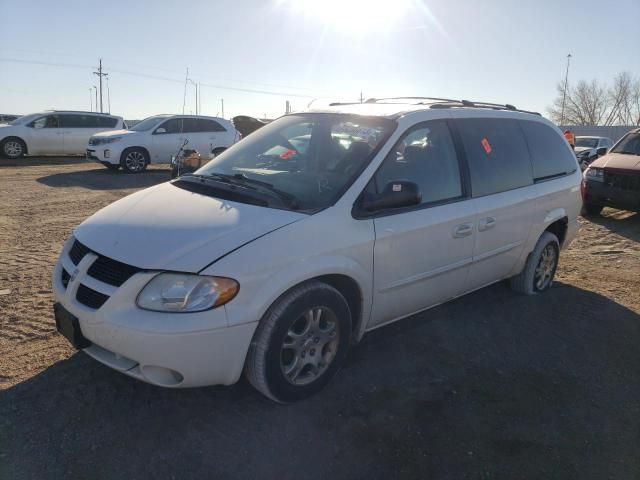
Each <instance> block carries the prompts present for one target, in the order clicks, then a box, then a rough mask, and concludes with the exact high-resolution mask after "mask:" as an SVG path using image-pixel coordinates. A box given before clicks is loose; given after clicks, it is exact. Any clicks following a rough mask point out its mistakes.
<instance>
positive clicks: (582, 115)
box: [547, 72, 640, 126]
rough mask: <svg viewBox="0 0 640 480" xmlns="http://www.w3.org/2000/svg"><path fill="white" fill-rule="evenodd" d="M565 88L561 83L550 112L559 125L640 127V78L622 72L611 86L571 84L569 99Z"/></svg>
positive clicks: (595, 83)
mask: <svg viewBox="0 0 640 480" xmlns="http://www.w3.org/2000/svg"><path fill="white" fill-rule="evenodd" d="M564 89H565V84H564V82H559V83H558V85H557V87H556V98H555V99H554V100H553V103H552V105H551V106H550V107H549V108H548V109H547V113H548V114H549V117H550V118H551V120H552V121H553V122H554V123H556V124H558V125H604V126H611V125H640V78H639V77H635V76H633V75H632V74H631V73H629V72H621V73H618V74H617V75H616V76H615V77H614V78H613V81H612V82H611V83H604V82H599V81H598V80H595V79H594V80H591V81H586V80H580V81H579V82H578V83H577V84H575V85H567V92H566V97H565V95H564ZM563 97H564V114H563V108H562V105H563Z"/></svg>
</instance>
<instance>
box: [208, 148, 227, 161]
mask: <svg viewBox="0 0 640 480" xmlns="http://www.w3.org/2000/svg"><path fill="white" fill-rule="evenodd" d="M225 150H226V148H225V147H217V148H214V149H213V150H211V153H212V154H213V158H216V157H217V156H218V155H220V154H221V153H222V152H224V151H225Z"/></svg>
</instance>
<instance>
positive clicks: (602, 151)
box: [596, 147, 607, 157]
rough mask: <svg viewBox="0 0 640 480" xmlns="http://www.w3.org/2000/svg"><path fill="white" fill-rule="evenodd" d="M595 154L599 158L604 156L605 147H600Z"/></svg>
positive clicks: (605, 152)
mask: <svg viewBox="0 0 640 480" xmlns="http://www.w3.org/2000/svg"><path fill="white" fill-rule="evenodd" d="M596 153H597V154H598V156H599V157H601V156H603V155H606V154H607V147H600V148H599V149H597V150H596Z"/></svg>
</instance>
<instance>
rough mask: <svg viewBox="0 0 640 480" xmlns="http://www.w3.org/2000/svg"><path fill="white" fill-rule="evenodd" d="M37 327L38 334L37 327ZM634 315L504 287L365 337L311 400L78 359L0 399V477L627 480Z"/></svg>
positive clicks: (632, 430) (632, 450)
mask: <svg viewBox="0 0 640 480" xmlns="http://www.w3.org/2000/svg"><path fill="white" fill-rule="evenodd" d="M51 321H52V320H51ZM638 344H640V315H638V314H637V313H635V312H633V311H631V310H629V309H627V308H625V307H623V306H621V305H619V304H617V303H615V302H613V301H611V300H610V299H608V298H606V297H604V296H601V295H599V294H596V293H593V292H589V291H586V290H582V289H580V288H577V287H574V286H572V285H569V284H562V283H558V284H556V285H555V286H554V288H552V289H551V290H550V291H548V292H546V293H545V294H544V295H538V296H532V297H527V296H520V295H516V294H514V293H512V292H511V291H510V290H509V289H508V288H507V287H506V286H505V285H504V284H496V285H493V286H491V287H488V288H485V289H482V290H480V291H478V292H475V293H473V294H470V295H467V296H466V297H463V298H460V299H458V300H456V301H454V302H452V303H449V304H445V305H442V306H440V307H437V308H434V309H432V310H429V311H427V312H423V313H421V314H418V315H414V316H413V317H410V318H407V319H405V320H402V321H400V322H397V323H395V324H393V325H390V326H388V327H384V328H381V329H379V330H375V331H373V332H370V333H369V334H367V335H366V336H365V338H364V339H363V341H362V342H361V344H360V345H359V346H358V347H356V348H354V350H353V351H352V352H351V354H350V356H349V359H348V361H347V364H346V365H345V367H344V368H343V369H342V371H341V372H339V373H338V375H337V376H336V378H334V379H333V381H332V383H331V384H330V385H329V386H328V387H327V388H326V389H325V390H323V391H322V392H320V393H318V394H317V395H316V396H314V397H312V398H310V399H308V400H306V401H303V402H300V403H297V404H293V405H286V406H285V405H277V404H275V403H273V402H270V401H268V400H266V399H264V398H263V397H262V396H260V395H259V394H258V393H256V392H255V391H254V390H253V389H252V388H251V387H250V386H249V385H248V384H247V383H246V382H245V381H244V380H242V381H241V382H240V383H238V384H237V385H235V386H233V387H209V388H199V389H189V390H169V389H161V388H156V387H153V386H150V385H146V384H144V383H141V382H138V381H136V380H134V379H131V378H128V377H126V376H124V375H122V374H119V373H117V372H114V371H112V370H110V369H108V368H107V367H104V366H102V365H100V364H98V363H97V362H95V361H93V360H91V359H90V358H88V357H87V356H85V355H84V354H83V353H76V354H74V355H72V356H71V357H70V358H69V359H67V360H63V361H60V362H58V363H56V364H54V365H52V366H51V367H49V368H48V369H46V370H44V371H43V372H41V373H40V374H38V375H35V376H34V377H32V378H31V379H29V380H27V381H24V382H23V383H20V384H18V385H16V386H14V387H12V388H10V389H8V390H6V391H4V392H1V394H0V431H2V432H3V435H1V436H0V452H3V455H2V456H1V457H0V477H2V478H12V479H21V478H44V477H48V478H51V477H53V478H63V477H67V478H149V477H151V478H193V477H198V478H202V477H205V478H225V479H226V478H234V479H235V478H305V479H309V478H332V479H341V478H429V479H436V478H525V479H526V478H580V479H590V478H593V479H601V478H639V477H638V475H639V474H640V442H638V432H639V431H640V416H639V415H638V412H639V411H640V377H639V376H638V375H637V368H638V365H640V349H638V348H637V346H638Z"/></svg>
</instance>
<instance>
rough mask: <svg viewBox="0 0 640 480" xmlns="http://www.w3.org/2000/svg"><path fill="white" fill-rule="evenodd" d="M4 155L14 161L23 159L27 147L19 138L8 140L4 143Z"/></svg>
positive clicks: (2, 148) (2, 149)
mask: <svg viewBox="0 0 640 480" xmlns="http://www.w3.org/2000/svg"><path fill="white" fill-rule="evenodd" d="M1 151H2V155H3V156H5V157H7V158H10V159H12V160H14V159H16V158H20V157H22V156H23V155H24V154H25V153H27V146H26V145H25V144H24V142H23V141H22V140H20V139H19V138H13V137H10V138H7V139H5V140H4V141H3V142H2V146H1Z"/></svg>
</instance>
